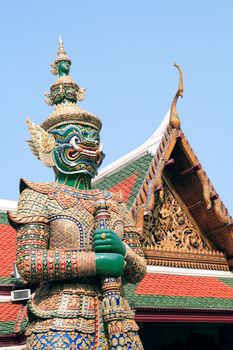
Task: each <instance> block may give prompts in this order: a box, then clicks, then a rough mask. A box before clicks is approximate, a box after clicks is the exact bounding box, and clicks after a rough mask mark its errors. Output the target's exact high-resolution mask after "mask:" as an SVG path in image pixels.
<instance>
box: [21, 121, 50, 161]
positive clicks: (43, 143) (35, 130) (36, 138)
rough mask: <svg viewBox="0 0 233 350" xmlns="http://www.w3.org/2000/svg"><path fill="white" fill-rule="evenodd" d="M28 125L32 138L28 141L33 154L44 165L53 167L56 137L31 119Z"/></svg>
mask: <svg viewBox="0 0 233 350" xmlns="http://www.w3.org/2000/svg"><path fill="white" fill-rule="evenodd" d="M26 124H27V127H28V130H29V132H30V134H31V138H32V139H31V140H29V141H28V144H29V146H30V148H31V151H32V153H33V154H34V155H35V156H36V157H37V158H38V159H40V160H41V161H42V162H43V164H44V165H46V166H49V167H52V166H53V160H52V151H53V149H54V147H55V146H56V141H55V138H54V136H53V135H51V134H49V133H48V132H47V131H45V130H44V129H43V128H42V127H41V126H39V125H36V124H34V123H33V122H32V121H31V120H30V119H29V118H27V120H26Z"/></svg>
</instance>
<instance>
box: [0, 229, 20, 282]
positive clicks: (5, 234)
mask: <svg viewBox="0 0 233 350" xmlns="http://www.w3.org/2000/svg"><path fill="white" fill-rule="evenodd" d="M15 257H16V231H15V230H14V229H13V228H12V227H11V226H9V225H5V224H0V277H10V275H11V273H12V272H13V264H14V262H15Z"/></svg>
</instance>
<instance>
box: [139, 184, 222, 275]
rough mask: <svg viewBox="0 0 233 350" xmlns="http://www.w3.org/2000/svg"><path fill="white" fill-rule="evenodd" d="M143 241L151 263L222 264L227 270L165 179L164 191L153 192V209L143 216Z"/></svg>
mask: <svg viewBox="0 0 233 350" xmlns="http://www.w3.org/2000/svg"><path fill="white" fill-rule="evenodd" d="M142 244H143V247H144V250H145V255H146V257H147V259H148V260H149V263H151V264H155V265H157V264H159V265H166V266H186V267H201V268H209V266H210V265H211V268H214V269H219V267H218V266H217V265H218V264H220V265H222V264H223V265H224V268H223V269H224V270H225V269H227V266H225V265H226V261H225V258H224V256H223V254H222V253H220V252H218V251H217V250H213V249H212V248H211V246H210V245H209V243H208V241H207V240H205V238H204V237H203V235H202V233H201V231H200V229H199V228H198V226H197V224H196V223H195V222H194V219H193V218H191V215H189V213H188V210H187V208H185V206H184V205H182V204H181V201H179V200H178V198H176V195H175V194H173V193H172V191H171V190H170V188H169V187H168V185H167V184H166V182H165V181H163V191H162V192H157V193H156V196H155V204H154V209H153V210H152V212H151V213H150V215H146V216H145V218H144V227H143V237H142ZM172 262H173V263H172ZM198 262H199V263H200V264H198ZM216 264H217V265H216ZM221 269H222V267H221Z"/></svg>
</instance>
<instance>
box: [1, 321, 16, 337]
mask: <svg viewBox="0 0 233 350" xmlns="http://www.w3.org/2000/svg"><path fill="white" fill-rule="evenodd" d="M14 328H15V322H14V321H9V322H0V334H1V335H3V334H12V333H14Z"/></svg>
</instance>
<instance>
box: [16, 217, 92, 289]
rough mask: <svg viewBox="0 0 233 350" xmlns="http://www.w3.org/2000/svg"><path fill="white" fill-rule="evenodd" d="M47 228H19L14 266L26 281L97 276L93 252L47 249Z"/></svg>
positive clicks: (40, 226)
mask: <svg viewBox="0 0 233 350" xmlns="http://www.w3.org/2000/svg"><path fill="white" fill-rule="evenodd" d="M49 233H50V229H49V226H47V225H44V224H30V225H22V226H21V227H20V228H19V229H18V234H17V267H18V270H19V273H20V275H21V277H22V278H23V279H24V280H25V281H27V282H40V281H46V280H61V279H72V278H75V277H77V276H94V275H95V273H96V262H95V254H94V253H93V252H77V251H65V250H63V249H59V250H50V249H48V242H49Z"/></svg>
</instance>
